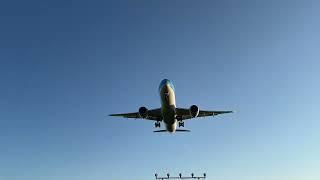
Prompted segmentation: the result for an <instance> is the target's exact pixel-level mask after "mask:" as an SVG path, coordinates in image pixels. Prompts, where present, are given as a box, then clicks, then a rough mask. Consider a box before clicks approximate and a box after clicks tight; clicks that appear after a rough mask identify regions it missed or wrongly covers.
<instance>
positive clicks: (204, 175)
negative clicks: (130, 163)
mask: <svg viewBox="0 0 320 180" xmlns="http://www.w3.org/2000/svg"><path fill="white" fill-rule="evenodd" d="M154 176H155V177H156V180H165V179H198V180H199V179H206V178H207V175H206V173H203V176H194V174H193V173H191V176H182V174H181V173H179V176H170V174H169V173H167V176H162V177H158V174H157V173H156V174H155V175H154Z"/></svg>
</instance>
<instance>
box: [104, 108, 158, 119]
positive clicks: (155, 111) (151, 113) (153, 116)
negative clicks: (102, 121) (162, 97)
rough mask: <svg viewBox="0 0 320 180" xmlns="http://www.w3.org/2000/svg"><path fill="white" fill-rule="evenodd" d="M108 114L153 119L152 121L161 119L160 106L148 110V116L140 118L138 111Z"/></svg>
mask: <svg viewBox="0 0 320 180" xmlns="http://www.w3.org/2000/svg"><path fill="white" fill-rule="evenodd" d="M110 116H118V117H124V118H133V119H147V120H153V121H161V120H162V115H161V109H160V108H157V109H150V110H148V116H147V117H146V118H142V117H141V116H140V114H139V112H134V113H123V114H110Z"/></svg>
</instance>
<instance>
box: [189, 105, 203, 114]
mask: <svg viewBox="0 0 320 180" xmlns="http://www.w3.org/2000/svg"><path fill="white" fill-rule="evenodd" d="M199 111H200V110H199V108H198V106H196V105H192V106H190V108H189V112H190V115H191V116H192V117H197V116H198V115H199Z"/></svg>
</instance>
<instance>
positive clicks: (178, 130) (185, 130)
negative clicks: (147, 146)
mask: <svg viewBox="0 0 320 180" xmlns="http://www.w3.org/2000/svg"><path fill="white" fill-rule="evenodd" d="M153 132H169V131H167V130H165V129H163V130H157V131H153ZM176 132H190V130H187V129H176Z"/></svg>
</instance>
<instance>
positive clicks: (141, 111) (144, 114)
mask: <svg viewBox="0 0 320 180" xmlns="http://www.w3.org/2000/svg"><path fill="white" fill-rule="evenodd" d="M139 115H140V117H142V118H147V117H148V109H147V108H146V107H143V106H142V107H140V108H139Z"/></svg>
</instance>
